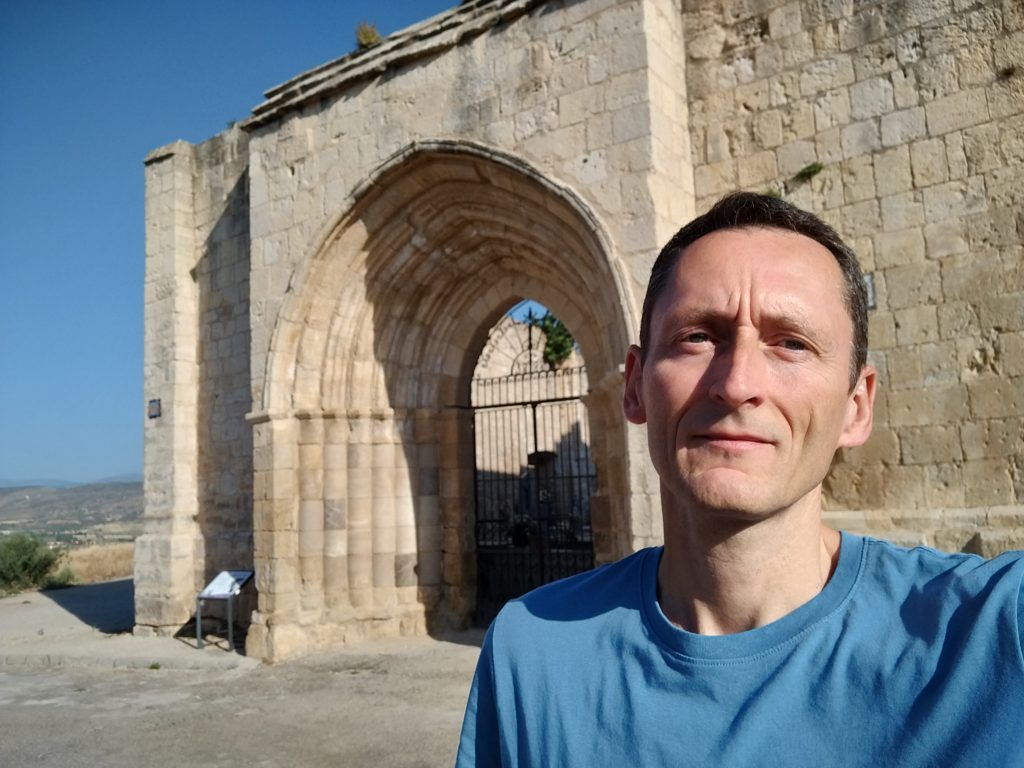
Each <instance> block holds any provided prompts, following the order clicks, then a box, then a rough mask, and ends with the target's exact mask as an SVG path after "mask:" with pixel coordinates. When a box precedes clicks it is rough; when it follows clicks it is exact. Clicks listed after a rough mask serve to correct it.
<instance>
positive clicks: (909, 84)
mask: <svg viewBox="0 0 1024 768" xmlns="http://www.w3.org/2000/svg"><path fill="white" fill-rule="evenodd" d="M889 79H890V80H891V81H892V94H893V103H894V105H895V107H896V108H897V109H909V108H910V107H916V106H917V105H918V102H919V101H920V98H921V97H920V92H919V89H918V85H917V75H916V73H915V71H914V70H913V69H911V68H909V67H905V68H903V69H897V70H895V71H894V72H892V73H891V74H890V75H889Z"/></svg>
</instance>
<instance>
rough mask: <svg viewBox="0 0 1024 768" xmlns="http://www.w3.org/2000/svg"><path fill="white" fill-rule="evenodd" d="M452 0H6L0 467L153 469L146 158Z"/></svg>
mask: <svg viewBox="0 0 1024 768" xmlns="http://www.w3.org/2000/svg"><path fill="white" fill-rule="evenodd" d="M456 2H457V0H388V2H382V3H366V2H360V3H354V2H348V1H347V0H335V1H334V2H328V1H327V0H324V1H323V2H312V1H311V0H292V2H284V0H280V1H279V2H270V1H269V0H247V1H246V2H242V1H241V0H217V1H216V2H198V1H191V0H181V1H176V2H162V3H158V2H138V0H103V2H88V1H87V0H74V1H72V0H4V3H3V9H2V10H3V13H2V14H0V99H2V102H0V103H2V106H0V479H7V480H11V479H13V480H27V479H34V478H60V479H65V480H73V481H79V482H83V481H90V480H95V479H99V478H104V477H109V476H113V475H120V474H124V473H137V472H140V471H141V467H142V423H143V416H144V396H143V392H142V286H143V254H144V251H143V247H144V243H143V166H142V161H143V159H144V158H145V156H146V154H147V153H148V152H149V151H150V150H151V149H154V148H156V147H159V146H162V145H164V144H167V143H169V142H171V141H174V140H175V139H185V140H187V141H191V142H199V141H203V140H204V139H207V138H209V137H210V136H212V135H214V134H216V133H218V132H220V131H221V130H223V129H224V128H225V126H226V125H227V123H228V122H229V121H231V120H239V119H241V118H244V117H245V116H246V115H247V114H249V111H250V109H251V108H252V107H253V106H255V105H256V104H258V103H259V102H260V101H261V99H262V94H263V92H264V91H266V90H267V89H269V88H271V87H273V86H275V85H277V84H278V83H281V82H283V81H284V80H287V79H288V78H290V77H292V76H294V75H296V74H298V73H300V72H302V71H304V70H306V69H310V68H312V67H314V66H316V65H318V64H321V63H323V62H325V61H328V60H330V59H334V58H337V57H339V56H342V55H344V54H346V53H348V52H349V51H350V50H351V49H352V48H353V47H354V30H355V27H356V24H357V23H358V22H359V21H362V20H367V21H370V22H372V23H375V24H376V25H377V28H378V29H379V30H380V32H381V33H382V34H389V33H391V32H394V31H396V30H398V29H401V28H403V27H405V26H408V25H409V24H412V23H415V22H417V21H420V20H422V19H425V18H427V17H429V16H432V15H434V14H435V13H439V12H440V11H442V10H445V9H446V8H448V7H451V6H453V5H455V4H456Z"/></svg>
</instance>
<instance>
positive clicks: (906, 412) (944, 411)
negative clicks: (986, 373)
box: [886, 384, 969, 427]
mask: <svg viewBox="0 0 1024 768" xmlns="http://www.w3.org/2000/svg"><path fill="white" fill-rule="evenodd" d="M886 400H887V403H888V412H889V423H890V424H892V425H893V426H895V427H921V426H928V425H936V424H956V423H959V422H961V421H963V420H964V419H966V418H967V417H968V415H969V408H968V400H967V388H966V386H964V385H963V384H954V385H949V386H944V387H928V388H925V389H909V390H903V391H898V392H897V391H893V392H888V393H887V394H886Z"/></svg>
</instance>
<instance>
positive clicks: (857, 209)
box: [840, 200, 881, 238]
mask: <svg viewBox="0 0 1024 768" xmlns="http://www.w3.org/2000/svg"><path fill="white" fill-rule="evenodd" d="M880 216H881V214H880V211H879V207H878V201H877V200H865V201H864V202H861V203H854V204H853V205H844V206H843V207H842V208H841V209H840V218H841V222H842V223H841V228H840V231H841V232H842V233H843V235H844V236H845V237H848V238H857V237H865V236H867V235H870V234H872V233H874V232H877V231H878V228H879V226H880V224H881V221H880Z"/></svg>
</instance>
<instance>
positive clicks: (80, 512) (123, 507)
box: [0, 481, 142, 534]
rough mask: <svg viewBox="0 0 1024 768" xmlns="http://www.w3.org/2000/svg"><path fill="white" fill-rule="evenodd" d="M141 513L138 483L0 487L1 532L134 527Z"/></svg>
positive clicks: (51, 531)
mask: <svg viewBox="0 0 1024 768" xmlns="http://www.w3.org/2000/svg"><path fill="white" fill-rule="evenodd" d="M23 482H24V481H23ZM141 514H142V483H138V482H136V483H125V482H112V483H85V484H81V485H78V484H76V485H71V486H68V487H64V488H59V487H54V486H53V485H42V484H38V485H22V484H19V485H18V486H15V487H7V488H0V530H4V531H11V530H30V531H35V532H39V533H47V534H51V533H58V532H62V531H63V532H68V531H80V530H84V529H92V528H95V527H97V526H104V527H105V528H108V529H109V528H110V526H112V525H114V526H119V527H120V528H121V529H123V528H124V526H126V525H127V526H130V527H132V528H134V527H135V526H137V525H138V521H139V516H140V515H141Z"/></svg>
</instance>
